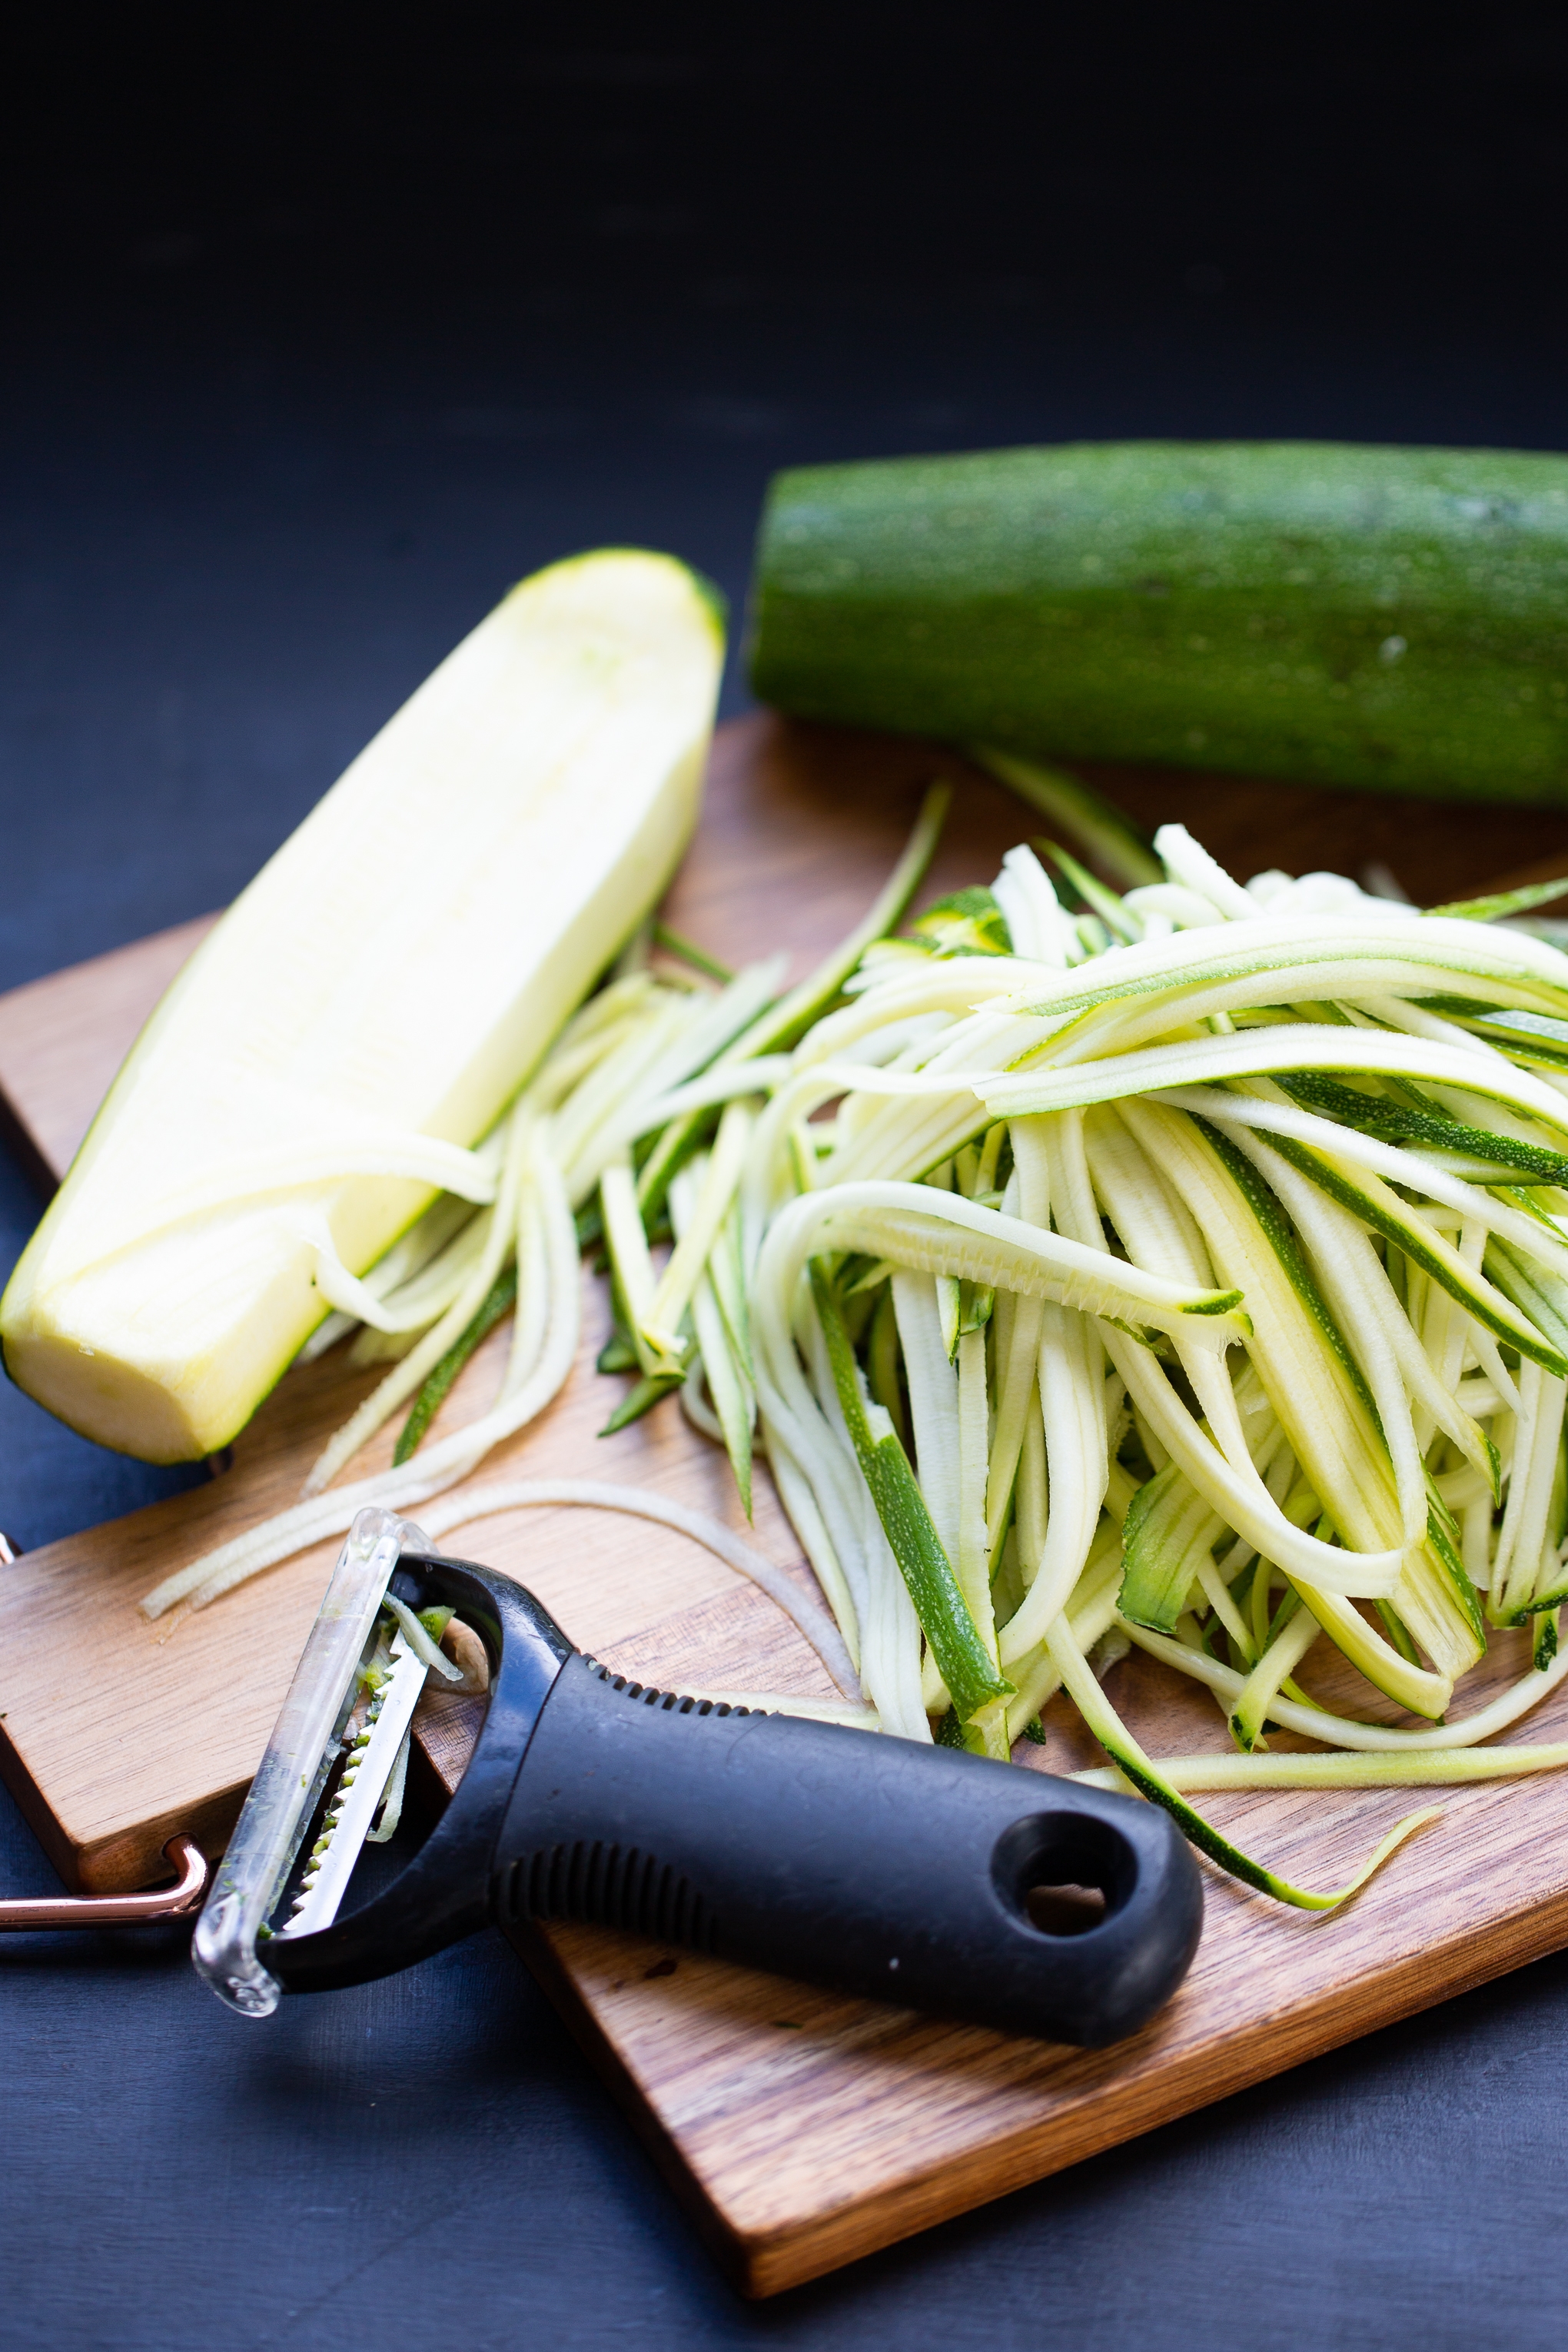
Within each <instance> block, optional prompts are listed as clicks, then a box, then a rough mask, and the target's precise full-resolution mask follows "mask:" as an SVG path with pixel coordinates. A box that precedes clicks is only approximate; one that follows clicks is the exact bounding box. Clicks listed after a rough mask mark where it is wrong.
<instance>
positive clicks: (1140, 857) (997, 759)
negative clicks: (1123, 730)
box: [966, 743, 1164, 890]
mask: <svg viewBox="0 0 1568 2352" xmlns="http://www.w3.org/2000/svg"><path fill="white" fill-rule="evenodd" d="M966 748H967V750H968V752H969V756H970V758H971V759H972V760H974V761H978V762H979V764H980V766H981V767H983V768H989V769H990V771H991V772H992V774H993V775H994V776H997V777H999V778H1000V779H1001V781H1002V782H1003V783H1005V784H1006V785H1008V786H1010V788H1011V789H1012V790H1013V791H1014V792H1016V793H1017V794H1018V797H1019V799H1020V800H1025V801H1027V802H1028V803H1029V805H1030V807H1031V808H1035V809H1038V811H1039V812H1040V814H1041V815H1042V816H1047V817H1049V818H1050V820H1051V822H1052V823H1053V824H1064V825H1066V826H1067V827H1068V830H1069V832H1071V833H1073V834H1075V835H1077V837H1078V839H1079V842H1081V844H1082V845H1083V846H1084V848H1085V849H1087V850H1088V851H1089V855H1090V856H1092V857H1097V858H1098V859H1099V860H1100V864H1101V866H1104V867H1105V869H1106V871H1107V873H1109V874H1113V875H1114V876H1115V877H1116V878H1117V880H1118V882H1119V883H1120V884H1121V887H1122V888H1123V889H1124V890H1125V889H1131V887H1133V885H1134V884H1136V883H1141V882H1161V881H1163V879H1164V868H1163V866H1162V865H1161V863H1160V861H1159V859H1158V858H1157V857H1156V856H1155V855H1154V853H1153V851H1152V849H1151V848H1150V846H1149V844H1148V842H1147V840H1146V839H1145V837H1144V835H1142V833H1140V832H1139V830H1138V828H1137V826H1136V825H1134V824H1133V823H1132V822H1131V818H1129V817H1126V816H1124V815H1123V814H1122V813H1121V810H1120V809H1119V808H1118V807H1117V806H1116V805H1115V803H1114V802H1112V801H1108V800H1107V799H1106V798H1105V796H1104V794H1103V793H1097V792H1096V791H1095V790H1094V789H1093V787H1092V786H1091V785H1089V784H1086V783H1084V782H1082V781H1081V779H1080V778H1079V777H1077V776H1073V775H1069V774H1068V772H1067V771H1066V770H1065V769H1062V768H1056V767H1047V766H1046V765H1045V764H1044V762H1043V761H1038V760H1026V759H1022V758H1020V756H1019V755H1018V753H1017V752H1016V751H1001V750H999V749H997V748H996V747H995V746H994V745H993V744H989V743H971V744H969V745H968V746H967V747H966Z"/></svg>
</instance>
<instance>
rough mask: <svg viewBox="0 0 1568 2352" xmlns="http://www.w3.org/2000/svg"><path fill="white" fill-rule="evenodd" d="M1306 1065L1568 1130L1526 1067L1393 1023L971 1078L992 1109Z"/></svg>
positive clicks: (1249, 1037)
mask: <svg viewBox="0 0 1568 2352" xmlns="http://www.w3.org/2000/svg"><path fill="white" fill-rule="evenodd" d="M1301 1070H1309V1071H1315V1070H1326V1071H1330V1072H1333V1073H1336V1074H1339V1075H1342V1076H1360V1075H1365V1076H1371V1077H1391V1078H1405V1077H1408V1078H1415V1079H1416V1080H1418V1081H1425V1082H1426V1084H1427V1085H1434V1086H1447V1087H1463V1088H1464V1089H1465V1091H1466V1092H1467V1093H1468V1094H1472V1095H1481V1096H1485V1097H1489V1099H1492V1100H1494V1101H1497V1102H1500V1103H1503V1104H1505V1105H1506V1106H1507V1107H1508V1108H1510V1109H1511V1110H1519V1111H1522V1112H1523V1113H1524V1114H1525V1116H1526V1117H1527V1118H1534V1119H1539V1120H1540V1121H1541V1123H1542V1125H1543V1126H1545V1127H1548V1128H1551V1129H1553V1130H1554V1131H1555V1132H1556V1133H1557V1134H1559V1135H1563V1136H1568V1102H1564V1100H1563V1097H1562V1096H1561V1095H1560V1094H1557V1093H1556V1092H1554V1090H1553V1089H1552V1087H1548V1086H1546V1085H1545V1084H1544V1083H1543V1082H1542V1080H1541V1079H1539V1078H1532V1077H1531V1076H1530V1074H1529V1072H1528V1071H1527V1070H1517V1069H1515V1068H1514V1067H1513V1066H1512V1065H1511V1063H1508V1062H1504V1061H1503V1060H1501V1059H1500V1058H1499V1057H1496V1056H1492V1055H1479V1054H1471V1053H1468V1051H1466V1049H1465V1048H1464V1047H1462V1046H1457V1045H1437V1044H1435V1043H1433V1042H1432V1041H1431V1040H1430V1039H1427V1038H1424V1037H1410V1036H1406V1035H1405V1034H1403V1033H1402V1032H1399V1031H1394V1030H1388V1029H1340V1028H1335V1027H1331V1026H1330V1025H1328V1024H1321V1023H1316V1022H1304V1021H1303V1022H1295V1021H1291V1022H1279V1023H1274V1024H1269V1025H1268V1026H1267V1027H1265V1028H1253V1029H1238V1030H1237V1031H1236V1032H1235V1033H1234V1034H1232V1035H1229V1036H1221V1037H1193V1038H1182V1039H1179V1040H1177V1041H1176V1042H1174V1043H1172V1044H1165V1045H1154V1046H1151V1047H1148V1048H1145V1049H1143V1050H1141V1051H1138V1052H1132V1053H1125V1054H1108V1055H1103V1056H1102V1057H1100V1058H1099V1059H1097V1060H1089V1061H1083V1062H1074V1063H1070V1064H1065V1065H1062V1066H1056V1065H1045V1066H1042V1065H1040V1064H1039V1063H1036V1064H1034V1065H1032V1066H1029V1067H1027V1068H1015V1069H1011V1070H1008V1071H1006V1072H1005V1073H1003V1074H1002V1075H1000V1076H992V1075H991V1074H990V1073H988V1072H985V1071H976V1072H975V1073H974V1074H973V1086H974V1090H975V1092H976V1093H977V1094H978V1095H979V1097H980V1098H981V1100H982V1102H984V1105H985V1108H986V1109H987V1110H988V1111H989V1112H990V1114H991V1116H992V1118H1020V1117H1026V1116H1028V1115H1030V1114H1032V1113H1035V1112H1040V1111H1054V1110H1072V1109H1078V1108H1087V1107H1088V1106H1089V1104H1090V1103H1098V1102H1116V1101H1119V1100H1121V1098H1122V1097H1126V1096H1131V1095H1146V1094H1154V1093H1158V1092H1161V1091H1163V1090H1164V1089H1166V1088H1169V1087H1193V1086H1223V1085H1226V1084H1228V1083H1230V1082H1232V1081H1234V1080H1236V1079H1238V1078H1266V1077H1278V1076H1286V1077H1289V1076H1295V1075H1296V1073H1298V1072H1299V1071H1301Z"/></svg>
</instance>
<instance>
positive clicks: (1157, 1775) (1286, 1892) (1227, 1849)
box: [1048, 1617, 1438, 1911]
mask: <svg viewBox="0 0 1568 2352" xmlns="http://www.w3.org/2000/svg"><path fill="white" fill-rule="evenodd" d="M1048 1646H1049V1649H1050V1654H1051V1662H1052V1664H1053V1665H1054V1666H1055V1667H1056V1669H1057V1672H1058V1674H1059V1675H1060V1676H1061V1681H1062V1687H1063V1688H1064V1689H1065V1690H1066V1692H1067V1694H1068V1697H1069V1698H1070V1699H1071V1700H1072V1702H1073V1705H1074V1706H1076V1707H1077V1708H1078V1711H1079V1714H1080V1715H1081V1716H1082V1717H1083V1719H1084V1722H1085V1723H1086V1724H1087V1725H1088V1727H1089V1730H1090V1731H1091V1732H1092V1733H1093V1735H1094V1737H1095V1738H1096V1739H1098V1740H1099V1742H1100V1746H1101V1748H1104V1750H1105V1752H1106V1754H1107V1755H1108V1756H1109V1757H1110V1759H1111V1760H1112V1762H1113V1763H1114V1764H1115V1765H1116V1767H1117V1769H1118V1770H1120V1771H1121V1772H1122V1773H1123V1774H1125V1776H1126V1778H1127V1780H1129V1781H1130V1782H1131V1785H1132V1787H1133V1788H1134V1789H1135V1790H1137V1792H1138V1794H1139V1795H1140V1796H1141V1797H1147V1798H1149V1799H1150V1800H1151V1801H1152V1803H1154V1804H1156V1805H1163V1807H1164V1809H1165V1811H1167V1812H1168V1813H1169V1814H1171V1816H1172V1817H1173V1820H1174V1821H1175V1822H1177V1823H1178V1824H1179V1826H1180V1828H1181V1829H1182V1831H1183V1833H1184V1835H1185V1836H1186V1837H1188V1838H1190V1839H1191V1841H1192V1843H1194V1845H1195V1846H1197V1847H1198V1848H1199V1850H1200V1851H1201V1852H1202V1853H1206V1854H1207V1855H1208V1857H1209V1859H1210V1861H1211V1862H1215V1863H1217V1864H1219V1866H1220V1868H1221V1869H1222V1870H1224V1871H1228V1873H1229V1874H1230V1875H1231V1876H1232V1877H1233V1878H1239V1879H1240V1880H1241V1881H1242V1883H1243V1884H1244V1885H1247V1886H1252V1887H1256V1888H1257V1890H1258V1893H1259V1894H1260V1895H1272V1896H1273V1897H1274V1900H1275V1901H1276V1902H1277V1903H1288V1904H1290V1905H1291V1906H1293V1907H1294V1908H1295V1909H1297V1910H1299V1911H1332V1910H1335V1909H1337V1907H1338V1906H1339V1905H1340V1904H1342V1903H1344V1902H1347V1901H1348V1900H1349V1898H1350V1897H1351V1896H1352V1895H1354V1894H1355V1893H1356V1892H1357V1890H1358V1889H1359V1888H1361V1887H1363V1886H1364V1885H1366V1882H1367V1880H1368V1879H1369V1878H1370V1877H1371V1876H1372V1875H1373V1872H1374V1871H1375V1870H1377V1869H1378V1868H1379V1867H1380V1865H1381V1864H1384V1862H1386V1861H1387V1860H1388V1857H1389V1855H1390V1854H1391V1853H1394V1851H1395V1849H1396V1848H1397V1847H1399V1846H1401V1845H1403V1844H1404V1843H1405V1839H1406V1838H1407V1837H1409V1836H1411V1835H1412V1834H1413V1832H1415V1831H1416V1830H1418V1829H1421V1828H1423V1827H1424V1826H1425V1824H1426V1822H1431V1821H1436V1819H1437V1817H1438V1816H1437V1810H1436V1807H1427V1808H1426V1809H1424V1810H1423V1811H1420V1812H1417V1813H1407V1814H1406V1815H1405V1819H1404V1820H1403V1821H1402V1822H1397V1823H1396V1824H1395V1826H1394V1828H1393V1829H1392V1830H1390V1832H1389V1833H1388V1835H1387V1836H1386V1837H1385V1838H1384V1839H1383V1840H1382V1841H1381V1842H1380V1843H1379V1844H1378V1845H1377V1846H1375V1847H1374V1848H1373V1852H1372V1853H1371V1854H1370V1855H1369V1857H1368V1858H1367V1860H1366V1861H1365V1862H1364V1863H1363V1864H1362V1867H1361V1868H1360V1870H1358V1871H1357V1872H1356V1874H1355V1876H1354V1877H1353V1878H1352V1879H1351V1880H1350V1881H1349V1883H1348V1884H1347V1885H1344V1886H1341V1887H1338V1888H1336V1889H1335V1890H1334V1892H1333V1893H1332V1894H1330V1895H1317V1894H1314V1893H1313V1892H1312V1891H1311V1890H1310V1888H1309V1887H1305V1886H1296V1885H1292V1884H1291V1882H1290V1880H1289V1879H1288V1878H1281V1877H1280V1876H1279V1874H1278V1873H1277V1872H1275V1871H1272V1870H1268V1869H1265V1867H1264V1866H1263V1864H1261V1863H1258V1862H1254V1861H1253V1860H1252V1858H1251V1856H1250V1855H1249V1854H1245V1853H1242V1851H1241V1848H1240V1847H1239V1846H1236V1845H1232V1843H1231V1842H1230V1840H1229V1839H1228V1838H1227V1837H1224V1836H1222V1835H1221V1833H1220V1832H1219V1831H1218V1830H1216V1829H1215V1827H1214V1824H1213V1823H1212V1822H1206V1821H1205V1819H1204V1817H1203V1815H1202V1814H1201V1813H1200V1812H1196V1811H1194V1808H1193V1807H1192V1806H1191V1805H1189V1804H1188V1803H1187V1802H1186V1801H1185V1799H1184V1797H1182V1796H1181V1795H1179V1794H1178V1792H1177V1790H1174V1789H1173V1787H1172V1786H1171V1783H1170V1782H1169V1780H1166V1779H1165V1778H1164V1777H1163V1774H1162V1772H1161V1770H1160V1768H1159V1766H1158V1765H1157V1764H1154V1763H1152V1762H1151V1760H1150V1759H1149V1758H1148V1757H1147V1756H1145V1754H1144V1753H1143V1750H1142V1748H1140V1747H1139V1745H1138V1742H1137V1741H1136V1740H1135V1739H1134V1738H1133V1737H1132V1735H1131V1732H1130V1731H1129V1730H1128V1729H1127V1727H1126V1726H1125V1725H1124V1724H1123V1722H1122V1720H1121V1717H1120V1716H1119V1715H1118V1714H1117V1712H1116V1709H1115V1708H1114V1707H1113V1706H1111V1704H1110V1700H1109V1699H1108V1698H1107V1697H1106V1696H1105V1693H1104V1692H1103V1690H1101V1688H1100V1684H1099V1683H1098V1682H1097V1681H1096V1679H1095V1675H1094V1670H1093V1668H1092V1667H1091V1666H1090V1664H1089V1661H1088V1659H1087V1658H1086V1657H1085V1656H1084V1654H1083V1652H1082V1651H1081V1650H1080V1649H1079V1646H1078V1643H1076V1642H1075V1641H1074V1639H1073V1636H1072V1629H1071V1627H1070V1626H1069V1625H1068V1622H1067V1621H1066V1619H1065V1618H1061V1617H1058V1620H1057V1622H1056V1623H1055V1625H1054V1626H1053V1627H1052V1628H1051V1632H1050V1635H1049V1642H1048ZM1178 1646H1179V1645H1178Z"/></svg>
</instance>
